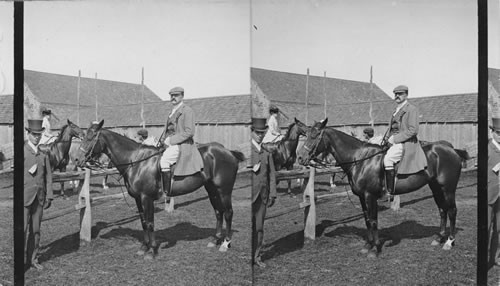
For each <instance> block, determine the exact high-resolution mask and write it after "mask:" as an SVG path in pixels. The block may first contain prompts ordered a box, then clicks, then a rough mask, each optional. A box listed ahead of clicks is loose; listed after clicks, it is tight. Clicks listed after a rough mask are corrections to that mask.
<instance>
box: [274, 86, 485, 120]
mask: <svg viewBox="0 0 500 286" xmlns="http://www.w3.org/2000/svg"><path fill="white" fill-rule="evenodd" d="M409 102H411V103H412V104H414V105H415V106H417V108H418V109H419V112H420V122H429V123H434V122H440V123H459V122H473V123H474V122H477V94H475V93H467V94H453V95H441V96H429V97H418V98H410V99H409ZM275 104H276V105H278V107H279V108H280V110H282V111H283V113H285V115H287V116H288V117H289V118H288V119H287V120H283V121H285V122H283V121H282V122H283V123H282V124H281V125H282V126H283V127H285V126H286V123H290V122H292V120H293V117H297V119H299V120H301V121H302V122H305V117H306V111H305V109H304V104H302V103H285V102H275ZM395 107H396V104H395V103H394V101H392V100H390V101H389V100H384V101H374V102H373V103H372V115H373V118H374V124H388V122H389V119H390V118H391V114H392V112H393V111H394V108H395ZM369 111H370V103H369V102H362V103H352V104H336V105H328V106H327V112H326V116H327V117H328V125H331V126H341V125H367V124H369V123H370V113H369ZM322 119H324V106H323V105H322V104H313V105H310V106H309V121H308V123H309V124H311V123H312V121H313V120H316V121H319V120H322Z"/></svg>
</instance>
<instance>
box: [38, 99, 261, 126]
mask: <svg viewBox="0 0 500 286" xmlns="http://www.w3.org/2000/svg"><path fill="white" fill-rule="evenodd" d="M250 100H251V96H250V95H231V96H220V97H210V98H195V99H185V100H184V102H185V103H186V104H187V105H189V106H190V107H191V108H192V109H193V111H194V113H195V120H196V123H198V124H249V123H250V121H251V120H250ZM47 106H48V107H49V108H50V109H52V112H53V113H54V114H55V115H56V116H57V117H58V118H57V119H58V121H57V122H56V123H55V124H53V128H55V129H57V128H60V127H61V126H62V125H64V124H66V119H70V120H71V121H73V122H74V123H77V122H78V121H77V109H76V107H75V106H73V105H71V106H70V105H65V104H47ZM171 110H172V104H171V103H170V102H169V101H158V102H149V103H145V104H144V119H145V121H146V125H163V124H165V122H166V118H167V116H168V114H169V113H170V111H171ZM98 112H99V113H98V118H99V120H101V119H104V125H105V126H107V127H118V126H122V127H123V126H139V125H140V124H141V122H142V120H141V104H129V105H122V106H100V107H99V106H98ZM95 118H96V116H95V107H94V106H92V107H83V108H81V109H80V121H79V122H80V127H87V126H88V125H89V124H90V122H92V121H94V120H95Z"/></svg>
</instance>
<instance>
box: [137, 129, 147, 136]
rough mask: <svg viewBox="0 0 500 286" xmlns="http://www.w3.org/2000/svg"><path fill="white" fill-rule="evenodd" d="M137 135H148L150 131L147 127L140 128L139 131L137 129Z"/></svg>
mask: <svg viewBox="0 0 500 286" xmlns="http://www.w3.org/2000/svg"><path fill="white" fill-rule="evenodd" d="M137 135H141V136H143V137H148V131H147V130H146V129H140V130H139V131H137Z"/></svg>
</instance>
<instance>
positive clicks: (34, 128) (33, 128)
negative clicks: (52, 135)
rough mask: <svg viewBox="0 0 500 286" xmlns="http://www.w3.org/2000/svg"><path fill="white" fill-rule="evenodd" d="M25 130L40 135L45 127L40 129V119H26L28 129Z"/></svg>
mask: <svg viewBox="0 0 500 286" xmlns="http://www.w3.org/2000/svg"><path fill="white" fill-rule="evenodd" d="M25 129H26V130H27V131H28V132H31V133H42V132H43V131H44V130H45V127H42V120H40V119H28V127H26V128H25Z"/></svg>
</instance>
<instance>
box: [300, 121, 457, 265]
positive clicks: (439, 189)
mask: <svg viewBox="0 0 500 286" xmlns="http://www.w3.org/2000/svg"><path fill="white" fill-rule="evenodd" d="M327 122H328V118H327V119H325V120H324V121H323V122H316V123H315V124H314V125H313V126H312V127H311V129H310V130H309V131H308V134H307V140H306V142H305V143H304V146H303V147H302V148H301V149H300V150H299V151H298V161H299V163H300V164H303V165H306V164H308V163H309V161H310V160H311V159H312V158H314V157H315V156H316V155H317V154H320V153H322V152H324V151H327V152H329V153H331V154H332V155H333V156H334V157H335V160H336V161H337V164H338V165H340V167H341V168H342V169H343V171H344V172H345V173H346V174H347V176H348V179H349V184H350V186H351V190H352V192H353V193H354V194H355V195H357V196H358V197H359V201H360V203H361V207H362V209H363V215H364V218H365V223H366V227H367V232H368V235H367V241H366V244H365V245H364V246H363V248H362V250H361V252H362V253H364V254H367V253H368V257H371V258H373V257H377V256H378V254H379V253H380V252H381V250H382V245H383V243H381V242H380V240H379V236H378V218H377V215H378V205H377V199H378V198H380V197H381V196H382V194H383V188H384V181H385V180H384V166H383V156H384V153H385V152H386V151H387V149H386V148H385V147H382V146H379V145H375V144H370V143H366V142H362V141H361V140H359V139H357V138H354V137H352V136H349V135H348V134H345V133H344V132H341V131H338V130H336V129H334V128H332V127H325V126H326V123H327ZM423 150H424V153H425V156H426V157H427V168H426V169H425V170H423V171H420V172H418V173H416V174H410V175H398V176H397V180H396V185H395V193H396V195H399V194H405V193H409V192H413V191H416V190H418V189H420V188H421V187H423V186H424V185H426V184H428V185H429V187H430V189H431V190H432V195H433V197H434V201H435V203H436V204H437V206H438V209H439V214H440V217H441V224H440V231H439V233H438V234H436V236H435V239H434V240H433V241H432V243H431V245H439V244H441V243H443V242H445V240H446V243H445V244H444V246H443V249H445V250H449V249H451V248H452V246H453V245H454V242H455V234H456V226H455V224H456V214H457V206H456V202H455V192H456V188H457V184H458V180H459V177H460V173H461V164H462V163H461V157H460V156H459V154H457V152H455V150H454V149H453V148H451V147H449V146H448V145H446V144H440V143H435V144H427V145H425V146H424V148H423ZM447 218H449V220H450V233H449V235H448V237H446V224H447Z"/></svg>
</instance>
